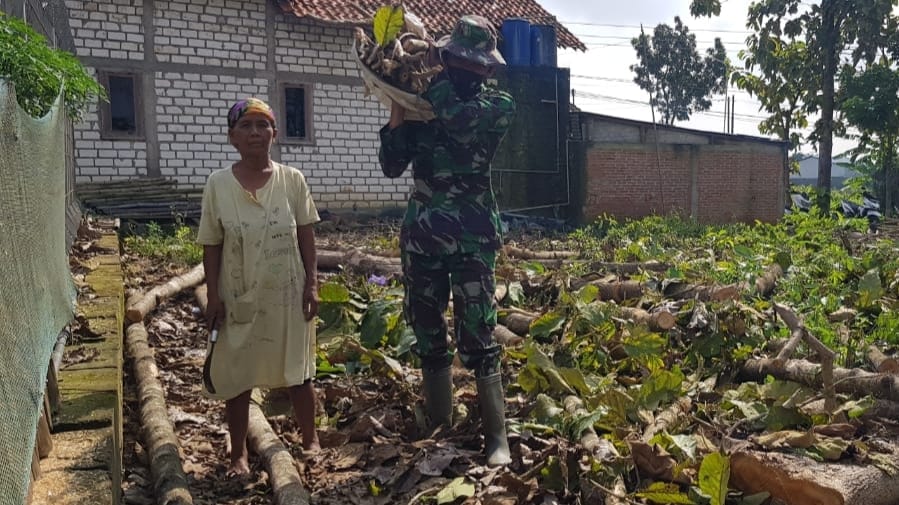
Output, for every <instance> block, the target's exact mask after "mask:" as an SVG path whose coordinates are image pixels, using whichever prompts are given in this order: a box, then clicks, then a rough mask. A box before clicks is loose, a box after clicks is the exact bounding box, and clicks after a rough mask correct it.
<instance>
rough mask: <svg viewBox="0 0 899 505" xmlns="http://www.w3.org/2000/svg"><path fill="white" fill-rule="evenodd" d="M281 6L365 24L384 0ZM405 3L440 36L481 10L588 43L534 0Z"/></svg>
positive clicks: (577, 44)
mask: <svg viewBox="0 0 899 505" xmlns="http://www.w3.org/2000/svg"><path fill="white" fill-rule="evenodd" d="M278 3H279V4H280V5H281V9H282V10H284V12H289V13H292V14H294V15H295V16H297V17H300V18H312V19H315V20H318V21H325V22H330V23H340V24H368V23H371V19H372V17H373V16H374V13H375V11H376V10H377V9H378V7H380V6H382V5H385V4H389V3H390V2H389V1H386V0H278ZM403 3H404V5H405V6H406V8H407V9H408V10H409V11H410V12H413V13H415V14H416V15H418V17H420V18H421V19H422V21H424V23H425V26H426V27H427V29H428V31H430V32H432V33H433V34H435V35H437V36H439V35H444V34H447V33H449V32H450V31H451V30H452V28H453V24H455V22H456V20H457V19H459V18H460V17H461V16H463V15H465V14H480V15H481V16H484V17H486V18H487V19H489V20H490V21H491V22H493V24H494V25H496V26H497V27H500V26H501V25H502V22H503V20H504V19H507V18H523V19H527V20H528V21H530V22H531V23H532V24H551V25H554V26H555V27H556V33H557V34H558V44H559V47H564V48H571V49H580V50H582V51H586V50H587V47H586V46H585V45H584V43H583V42H581V41H580V40H579V39H578V38H577V37H575V36H574V34H572V33H571V32H570V31H568V29H567V28H565V27H564V26H562V24H560V23H559V22H558V21H557V20H556V18H555V16H553V15H552V14H550V13H549V12H547V11H546V9H544V8H543V7H541V6H540V4H538V3H537V2H536V1H535V0H444V1H440V0H430V1H429V0H405V1H404V2H403Z"/></svg>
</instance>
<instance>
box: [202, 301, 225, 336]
mask: <svg viewBox="0 0 899 505" xmlns="http://www.w3.org/2000/svg"><path fill="white" fill-rule="evenodd" d="M210 293H211V292H210ZM207 301H208V303H207V304H206V327H207V328H209V331H212V330H218V329H219V328H221V326H222V322H223V321H224V320H225V303H224V302H222V299H221V298H219V297H218V295H217V294H216V295H212V294H210V296H209V299H208V300H207Z"/></svg>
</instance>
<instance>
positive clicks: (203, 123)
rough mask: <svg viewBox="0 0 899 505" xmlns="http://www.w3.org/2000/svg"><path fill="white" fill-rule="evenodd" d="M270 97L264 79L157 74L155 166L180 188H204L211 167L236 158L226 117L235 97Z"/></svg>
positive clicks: (264, 98) (217, 166)
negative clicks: (156, 153) (157, 156)
mask: <svg viewBox="0 0 899 505" xmlns="http://www.w3.org/2000/svg"><path fill="white" fill-rule="evenodd" d="M246 96H256V97H259V98H261V99H263V100H267V99H268V81H267V80H266V79H242V78H237V77H231V76H215V75H200V74H180V73H171V72H158V73H157V74H156V118H157V121H158V123H159V127H158V132H159V134H158V135H159V151H160V152H159V166H160V171H161V172H162V176H163V177H170V178H173V179H175V180H177V181H178V184H179V186H185V187H187V186H202V185H203V184H204V183H205V182H206V178H207V177H208V176H209V174H211V173H212V172H213V171H214V170H217V169H219V168H222V167H224V166H226V165H227V164H228V163H230V162H234V161H236V160H237V159H239V158H238V156H237V152H236V151H235V150H234V147H232V146H231V145H230V144H229V143H228V136H227V135H228V124H227V120H226V118H225V115H226V114H227V113H228V108H229V107H230V106H231V104H233V103H234V102H235V101H237V100H238V99H239V98H243V97H246Z"/></svg>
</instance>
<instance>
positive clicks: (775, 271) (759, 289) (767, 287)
mask: <svg viewBox="0 0 899 505" xmlns="http://www.w3.org/2000/svg"><path fill="white" fill-rule="evenodd" d="M783 275H784V270H783V268H781V266H780V265H778V264H777V263H775V264H773V265H769V266H768V268H766V269H765V271H764V272H763V273H762V275H760V276H759V277H758V278H757V279H756V280H755V292H756V294H758V295H759V296H761V297H762V298H767V297H768V296H770V295H771V293H773V292H774V288H775V287H777V281H778V280H780V278H781V277H783Z"/></svg>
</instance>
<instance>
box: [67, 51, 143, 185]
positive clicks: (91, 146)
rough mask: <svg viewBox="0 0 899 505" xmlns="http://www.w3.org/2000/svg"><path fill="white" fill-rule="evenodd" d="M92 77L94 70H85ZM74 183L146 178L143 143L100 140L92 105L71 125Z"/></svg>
mask: <svg viewBox="0 0 899 505" xmlns="http://www.w3.org/2000/svg"><path fill="white" fill-rule="evenodd" d="M88 71H89V72H90V73H91V75H93V76H94V77H96V74H97V73H96V71H95V70H94V69H93V68H88ZM73 134H74V137H75V182H76V183H80V182H108V181H112V180H119V179H130V178H133V177H138V176H144V175H147V143H146V142H144V141H142V140H140V141H137V140H104V139H101V138H100V117H99V113H98V111H97V104H96V103H94V104H93V105H91V106H90V108H89V109H88V110H87V112H85V114H84V116H83V119H82V121H81V122H80V123H77V124H75V125H74V132H73Z"/></svg>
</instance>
